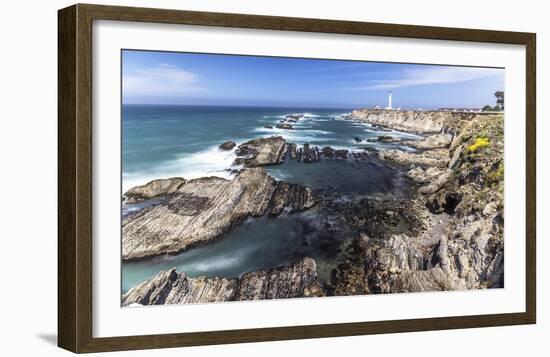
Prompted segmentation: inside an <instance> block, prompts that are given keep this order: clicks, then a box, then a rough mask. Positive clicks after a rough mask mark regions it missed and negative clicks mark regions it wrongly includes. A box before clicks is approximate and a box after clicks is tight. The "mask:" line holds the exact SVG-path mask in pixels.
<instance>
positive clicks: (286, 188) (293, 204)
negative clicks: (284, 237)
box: [269, 181, 315, 216]
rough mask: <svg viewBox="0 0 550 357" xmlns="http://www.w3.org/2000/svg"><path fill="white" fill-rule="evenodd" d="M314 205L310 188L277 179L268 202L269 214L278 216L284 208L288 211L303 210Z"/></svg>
mask: <svg viewBox="0 0 550 357" xmlns="http://www.w3.org/2000/svg"><path fill="white" fill-rule="evenodd" d="M314 205H315V198H314V195H313V191H312V190H311V188H309V187H307V186H302V185H298V184H294V183H288V182H284V181H278V182H277V187H276V188H275V192H274V193H273V195H272V197H271V202H270V204H269V207H270V208H269V214H270V215H271V216H278V215H279V214H281V213H282V212H283V210H285V208H286V209H287V210H288V212H289V213H295V212H300V211H304V210H306V209H308V208H311V207H313V206H314Z"/></svg>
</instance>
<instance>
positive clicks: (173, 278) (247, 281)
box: [122, 258, 319, 306]
mask: <svg viewBox="0 0 550 357" xmlns="http://www.w3.org/2000/svg"><path fill="white" fill-rule="evenodd" d="M315 294H319V283H318V281H317V267H316V264H315V260H313V259H311V258H304V259H302V260H300V261H298V262H296V263H294V264H291V265H287V266H283V267H278V268H273V269H267V270H259V271H254V272H249V273H245V274H243V275H242V276H241V277H240V278H233V279H226V278H220V277H203V276H201V277H197V278H190V277H188V276H187V275H185V274H184V273H180V272H177V271H176V270H175V269H171V270H170V271H167V272H160V273H159V274H157V275H156V276H155V277H153V278H151V279H149V280H147V281H145V282H143V283H141V284H140V285H138V286H136V287H134V288H132V289H130V290H129V291H128V292H127V293H126V294H124V295H123V297H122V305H123V306H128V305H132V304H140V305H162V304H185V303H207V302H221V301H244V300H261V299H288V298H297V297H304V296H314V295H315Z"/></svg>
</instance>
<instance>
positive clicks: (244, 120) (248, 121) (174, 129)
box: [122, 105, 414, 191]
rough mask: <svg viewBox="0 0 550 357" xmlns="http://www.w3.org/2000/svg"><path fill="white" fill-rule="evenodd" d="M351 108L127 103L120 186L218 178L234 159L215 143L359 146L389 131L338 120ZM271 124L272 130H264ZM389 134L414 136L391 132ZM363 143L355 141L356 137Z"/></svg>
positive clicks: (126, 187) (225, 172)
mask: <svg viewBox="0 0 550 357" xmlns="http://www.w3.org/2000/svg"><path fill="white" fill-rule="evenodd" d="M349 112H351V109H350V108H335V109H315V108H264V107H262V108H244V107H205V106H159V105H125V106H123V109H122V172H123V177H122V186H123V191H126V190H127V189H129V188H131V187H133V186H136V185H140V184H144V183H147V182H149V181H151V180H154V179H157V178H163V177H164V178H166V177H173V176H181V177H185V178H196V177H201V176H220V177H225V178H229V177H230V175H231V174H230V173H229V172H228V171H226V169H227V168H229V167H230V165H231V163H232V162H233V160H234V159H235V156H234V154H233V153H231V152H226V151H220V150H218V145H219V144H221V143H222V142H224V141H227V140H232V141H235V142H236V143H237V144H240V143H243V142H245V141H247V140H251V139H255V138H259V137H268V136H272V135H280V136H282V137H284V138H285V139H286V140H287V141H288V142H293V143H296V144H305V143H310V144H312V145H317V146H320V147H321V146H331V147H332V148H335V149H344V148H345V149H350V150H352V149H357V148H358V147H363V146H367V145H371V146H384V144H380V143H368V142H366V141H365V139H368V138H372V137H376V136H378V135H387V134H388V132H383V131H382V132H381V131H378V130H376V129H375V128H372V127H370V126H369V125H367V124H362V123H357V122H352V121H347V120H341V119H340V118H341V117H342V115H345V114H349ZM292 113H303V114H305V118H304V119H302V120H300V121H299V122H298V123H294V124H293V126H294V127H295V128H296V130H285V129H276V128H275V125H276V124H277V123H279V121H280V120H282V119H284V117H285V115H287V114H292ZM264 126H273V129H267V128H264ZM391 135H394V136H400V137H414V135H412V134H407V133H401V132H392V133H391ZM355 137H358V138H360V139H362V140H363V141H362V142H361V143H356V142H355V140H354V138H355Z"/></svg>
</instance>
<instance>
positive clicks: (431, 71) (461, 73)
mask: <svg viewBox="0 0 550 357" xmlns="http://www.w3.org/2000/svg"><path fill="white" fill-rule="evenodd" d="M499 75H501V71H500V70H498V69H491V68H471V67H436V68H415V69H406V70H404V71H403V72H402V73H401V75H399V76H398V77H397V78H388V79H377V80H370V81H368V83H366V84H365V85H364V86H359V87H355V88H353V89H360V90H378V89H393V88H402V87H412V86H421V85H429V84H444V83H458V82H467V81H472V80H478V79H486V78H494V77H496V76H499Z"/></svg>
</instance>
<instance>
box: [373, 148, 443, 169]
mask: <svg viewBox="0 0 550 357" xmlns="http://www.w3.org/2000/svg"><path fill="white" fill-rule="evenodd" d="M378 158H380V159H381V160H388V161H393V162H395V163H397V164H400V165H410V164H415V165H426V166H435V167H445V166H447V164H448V163H449V151H448V150H445V149H438V150H429V151H423V152H421V153H412V152H407V151H403V150H399V149H389V150H383V151H380V152H379V153H378Z"/></svg>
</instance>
